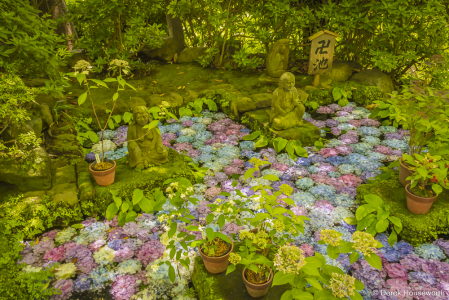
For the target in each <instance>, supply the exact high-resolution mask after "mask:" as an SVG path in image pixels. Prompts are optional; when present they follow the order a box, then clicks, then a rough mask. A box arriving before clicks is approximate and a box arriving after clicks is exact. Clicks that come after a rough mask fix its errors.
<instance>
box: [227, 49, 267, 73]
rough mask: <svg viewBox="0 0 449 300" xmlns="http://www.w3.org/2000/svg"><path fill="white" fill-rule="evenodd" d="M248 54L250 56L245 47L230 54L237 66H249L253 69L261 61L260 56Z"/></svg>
mask: <svg viewBox="0 0 449 300" xmlns="http://www.w3.org/2000/svg"><path fill="white" fill-rule="evenodd" d="M248 56H250V53H248V52H247V51H246V50H245V49H241V50H239V51H237V52H236V54H234V55H233V56H232V58H234V62H235V63H236V64H237V66H238V67H239V68H242V67H243V68H245V67H249V68H252V69H255V68H257V67H259V66H260V65H261V64H262V63H263V59H262V58H259V57H257V56H253V57H248Z"/></svg>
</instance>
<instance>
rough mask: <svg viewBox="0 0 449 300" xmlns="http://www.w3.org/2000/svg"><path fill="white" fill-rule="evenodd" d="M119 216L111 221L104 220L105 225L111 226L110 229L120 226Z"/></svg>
mask: <svg viewBox="0 0 449 300" xmlns="http://www.w3.org/2000/svg"><path fill="white" fill-rule="evenodd" d="M117 218H118V216H117V215H116V216H114V218H113V219H112V220H111V221H108V219H107V218H106V219H105V220H104V223H105V224H107V225H109V227H117V226H118V220H117Z"/></svg>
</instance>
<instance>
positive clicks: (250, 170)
mask: <svg viewBox="0 0 449 300" xmlns="http://www.w3.org/2000/svg"><path fill="white" fill-rule="evenodd" d="M256 171H257V170H256V169H255V168H251V169H248V170H246V172H245V175H244V178H245V180H246V179H248V178H249V177H251V176H252V175H253V174H254V172H256Z"/></svg>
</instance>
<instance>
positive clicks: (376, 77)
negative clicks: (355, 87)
mask: <svg viewBox="0 0 449 300" xmlns="http://www.w3.org/2000/svg"><path fill="white" fill-rule="evenodd" d="M351 81H356V82H359V83H363V84H365V85H369V86H377V87H378V88H379V89H380V91H381V92H382V93H384V94H389V93H391V92H393V91H394V86H393V81H392V80H391V78H390V77H389V76H388V75H386V74H384V73H383V72H382V71H381V70H380V69H379V68H374V69H369V70H363V71H361V72H359V73H356V74H354V75H353V76H352V77H351Z"/></svg>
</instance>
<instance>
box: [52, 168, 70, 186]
mask: <svg viewBox="0 0 449 300" xmlns="http://www.w3.org/2000/svg"><path fill="white" fill-rule="evenodd" d="M61 183H76V172H75V166H65V167H62V168H58V169H56V170H55V175H54V176H53V178H52V185H53V186H56V185H58V184H61Z"/></svg>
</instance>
